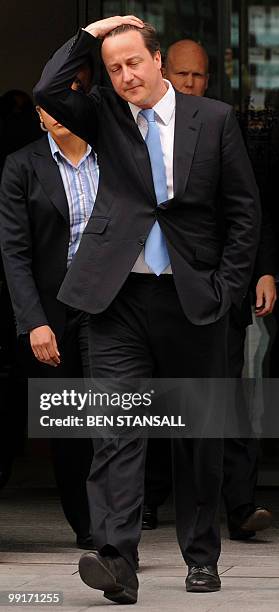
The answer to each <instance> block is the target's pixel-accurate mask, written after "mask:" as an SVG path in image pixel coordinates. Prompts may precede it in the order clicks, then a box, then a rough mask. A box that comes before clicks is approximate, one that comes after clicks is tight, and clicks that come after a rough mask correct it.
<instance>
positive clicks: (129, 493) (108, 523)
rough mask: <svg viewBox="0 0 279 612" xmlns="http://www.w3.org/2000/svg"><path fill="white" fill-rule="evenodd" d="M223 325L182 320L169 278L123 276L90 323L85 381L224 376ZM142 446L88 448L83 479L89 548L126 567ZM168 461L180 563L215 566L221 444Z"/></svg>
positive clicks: (178, 452)
mask: <svg viewBox="0 0 279 612" xmlns="http://www.w3.org/2000/svg"><path fill="white" fill-rule="evenodd" d="M227 319H228V317H224V318H223V319H221V320H219V321H217V322H216V323H214V324H212V325H207V326H195V325H193V324H192V323H190V322H189V321H188V320H187V318H186V317H185V315H184V312H183V310H182V308H181V305H180V302H179V299H178V296H177V293H176V289H175V285H174V281H173V278H172V276H167V275H163V276H160V277H158V278H157V277H155V276H154V275H145V274H130V276H129V278H128V280H127V281H126V283H125V284H124V286H123V288H122V289H121V291H120V292H119V294H118V296H117V297H116V299H115V300H114V301H113V303H112V304H111V305H110V307H109V308H108V309H107V310H106V311H105V312H103V313H100V314H97V315H91V316H90V324H89V350H90V362H91V373H92V375H93V376H94V377H96V378H110V377H111V378H118V379H121V378H123V379H124V378H125V377H126V378H127V377H132V378H150V377H152V376H154V374H155V373H156V377H167V378H172V377H175V378H177V377H178V378H184V377H189V378H192V377H193V378H194V377H222V376H226V373H227V330H228V322H227ZM204 409H205V412H206V406H205V407H204ZM145 446H146V444H145V441H144V440H143V439H137V438H131V439H127V438H126V439H124V438H110V439H96V440H94V458H93V463H92V468H91V472H90V476H89V479H88V493H89V503H90V509H91V520H92V528H93V538H94V542H95V543H96V545H97V548H98V549H102V548H104V547H105V546H107V545H110V546H113V547H114V548H116V549H117V550H118V551H119V553H120V554H121V555H122V556H124V557H126V558H127V559H128V560H129V561H130V562H131V563H132V564H133V563H134V559H135V553H136V549H137V545H138V542H139V539H140V534H141V513H142V504H143V497H144V463H145ZM173 456H174V492H175V505H176V515H177V535H178V541H179V544H180V548H181V551H182V554H183V557H184V559H185V561H186V563H188V564H193V563H197V564H203V563H207V564H211V563H216V562H217V559H218V557H219V554H220V534H219V518H218V510H219V499H220V491H221V481H222V472H223V441H222V440H221V439H218V440H214V439H202V440H200V439H199V440H174V443H173ZM186 500H187V502H186Z"/></svg>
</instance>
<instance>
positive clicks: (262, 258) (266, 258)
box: [253, 205, 279, 284]
mask: <svg viewBox="0 0 279 612" xmlns="http://www.w3.org/2000/svg"><path fill="white" fill-rule="evenodd" d="M278 260H279V253H278V244H277V241H276V236H275V232H274V230H273V227H272V221H271V217H270V213H269V211H268V210H267V209H266V208H265V206H264V205H263V210H262V226H261V235H260V244H259V248H258V252H257V257H256V264H255V271H254V278H253V281H254V283H255V284H256V283H257V282H258V280H259V278H260V277H261V276H264V275H265V274H270V275H271V276H275V275H276V274H278V271H279V266H278Z"/></svg>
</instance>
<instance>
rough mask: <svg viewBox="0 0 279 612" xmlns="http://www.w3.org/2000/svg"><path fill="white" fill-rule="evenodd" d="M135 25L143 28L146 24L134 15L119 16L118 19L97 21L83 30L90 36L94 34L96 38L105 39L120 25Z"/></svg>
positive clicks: (110, 18)
mask: <svg viewBox="0 0 279 612" xmlns="http://www.w3.org/2000/svg"><path fill="white" fill-rule="evenodd" d="M124 24H125V25H133V26H136V27H137V28H143V26H144V23H143V21H142V20H141V19H139V17H135V16H134V15H124V16H123V17H121V16H120V15H117V16H116V17H107V19H101V20H100V21H95V22H94V23H90V24H89V25H88V26H87V27H86V28H83V29H84V30H85V31H86V32H89V34H92V36H94V37H95V38H104V36H106V34H108V33H109V32H111V30H114V29H115V28H118V26H120V25H124Z"/></svg>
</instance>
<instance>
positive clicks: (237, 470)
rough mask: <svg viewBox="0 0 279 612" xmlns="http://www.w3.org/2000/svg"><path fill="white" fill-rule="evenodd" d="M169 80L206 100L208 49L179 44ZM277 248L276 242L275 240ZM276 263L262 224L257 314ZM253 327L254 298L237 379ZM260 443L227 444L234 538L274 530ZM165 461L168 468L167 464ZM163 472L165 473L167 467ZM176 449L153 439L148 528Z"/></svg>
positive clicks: (238, 340)
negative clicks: (264, 499)
mask: <svg viewBox="0 0 279 612" xmlns="http://www.w3.org/2000/svg"><path fill="white" fill-rule="evenodd" d="M163 72H164V76H165V78H167V79H168V80H169V81H170V82H171V83H172V85H173V86H174V87H175V89H177V90H178V91H180V92H181V93H184V94H188V95H193V96H204V95H205V93H206V91H207V88H208V82H209V58H208V54H207V52H206V50H205V49H204V48H203V47H202V46H201V45H200V44H199V43H197V42H195V41H193V40H189V39H185V40H179V41H178V42H176V43H174V44H173V45H171V46H170V47H169V49H168V51H167V55H166V60H165V65H164V69H163ZM271 244H272V240H271ZM275 272H276V260H274V254H273V251H271V246H270V228H269V227H266V225H263V231H262V240H261V243H260V248H259V253H258V258H257V263H256V267H255V277H254V278H255V280H256V282H257V284H256V316H258V317H263V316H266V315H268V314H270V313H271V312H272V309H273V306H274V303H275V299H276V288H275V281H274V274H275ZM251 323H252V317H251V308H250V297H249V296H248V297H247V298H246V300H245V302H244V304H243V306H242V308H241V310H238V309H236V308H234V307H232V309H231V316H230V328H229V366H230V376H231V377H232V378H239V377H241V374H242V370H243V365H244V343H245V335H246V327H247V325H249V324H251ZM258 453H259V443H258V440H255V439H253V438H251V439H243V438H242V439H236V438H228V439H226V440H225V453H224V482H223V496H224V500H225V505H226V511H227V517H228V527H229V532H230V537H231V538H232V539H240V540H247V539H249V538H251V537H252V536H254V535H255V533H256V531H260V530H263V529H266V528H267V527H269V525H270V522H271V513H270V511H269V510H267V509H266V508H263V507H260V506H256V504H255V489H256V483H257V476H258ZM162 463H163V466H162ZM162 468H163V469H162ZM171 481H172V475H171V449H170V443H169V440H167V439H163V438H162V439H150V440H149V442H148V449H147V458H146V470H145V505H144V512H143V521H142V527H143V529H154V528H156V526H157V522H158V519H157V508H158V506H160V505H161V504H163V503H164V501H165V499H166V498H167V496H168V495H169V493H170V490H171Z"/></svg>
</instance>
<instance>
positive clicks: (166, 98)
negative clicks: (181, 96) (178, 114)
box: [128, 79, 175, 125]
mask: <svg viewBox="0 0 279 612" xmlns="http://www.w3.org/2000/svg"><path fill="white" fill-rule="evenodd" d="M164 81H165V83H167V85H168V89H167V91H166V93H165V94H164V95H163V97H162V98H161V100H159V102H157V104H155V106H153V110H154V111H155V113H156V115H157V117H159V119H160V120H161V121H162V123H164V124H165V125H168V124H169V122H170V120H171V118H172V115H173V113H174V111H175V91H174V88H173V86H172V84H171V83H170V81H168V80H167V79H164ZM128 104H129V107H130V110H131V113H132V115H133V117H134V120H135V122H136V123H137V119H138V114H139V113H140V111H141V110H142V108H140V107H139V106H136V105H135V104H133V103H132V102H128Z"/></svg>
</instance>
